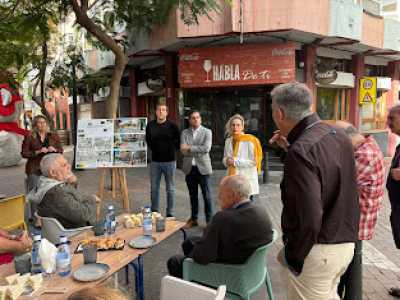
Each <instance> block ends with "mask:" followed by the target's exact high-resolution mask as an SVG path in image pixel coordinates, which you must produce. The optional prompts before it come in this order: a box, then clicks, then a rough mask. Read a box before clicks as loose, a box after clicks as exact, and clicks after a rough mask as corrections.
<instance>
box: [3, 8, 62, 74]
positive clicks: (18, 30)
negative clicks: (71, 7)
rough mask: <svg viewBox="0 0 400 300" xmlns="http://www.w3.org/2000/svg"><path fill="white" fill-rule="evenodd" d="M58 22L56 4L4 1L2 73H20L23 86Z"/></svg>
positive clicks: (38, 61) (39, 59) (38, 60)
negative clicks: (13, 71)
mask: <svg viewBox="0 0 400 300" xmlns="http://www.w3.org/2000/svg"><path fill="white" fill-rule="evenodd" d="M56 22H58V10H57V9H55V6H54V3H53V4H50V3H48V1H43V0H7V1H0V53H1V55H0V70H7V69H10V68H11V69H14V70H16V80H17V81H19V82H21V81H22V80H23V79H24V78H25V76H26V74H27V73H28V72H29V70H30V68H29V66H35V65H38V64H39V63H40V61H41V53H40V48H41V45H42V44H43V43H44V42H46V41H48V40H49V39H50V35H51V32H52V26H51V24H55V23H56Z"/></svg>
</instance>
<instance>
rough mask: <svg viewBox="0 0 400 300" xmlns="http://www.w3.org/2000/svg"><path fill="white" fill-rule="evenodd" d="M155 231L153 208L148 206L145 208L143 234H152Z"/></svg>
mask: <svg viewBox="0 0 400 300" xmlns="http://www.w3.org/2000/svg"><path fill="white" fill-rule="evenodd" d="M152 231H153V219H152V214H151V209H150V207H148V206H145V207H144V208H143V235H144V236H152Z"/></svg>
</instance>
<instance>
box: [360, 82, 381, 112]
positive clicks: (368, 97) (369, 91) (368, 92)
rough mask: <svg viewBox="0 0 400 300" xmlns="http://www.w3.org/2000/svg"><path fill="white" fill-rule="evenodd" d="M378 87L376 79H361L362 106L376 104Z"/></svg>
mask: <svg viewBox="0 0 400 300" xmlns="http://www.w3.org/2000/svg"><path fill="white" fill-rule="evenodd" d="M376 86H377V78H376V77H364V78H362V79H360V95H359V103H360V105H363V104H365V103H376Z"/></svg>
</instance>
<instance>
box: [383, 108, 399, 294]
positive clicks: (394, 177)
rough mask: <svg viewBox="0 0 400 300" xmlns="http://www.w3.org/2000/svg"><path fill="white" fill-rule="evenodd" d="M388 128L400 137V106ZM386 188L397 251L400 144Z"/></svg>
mask: <svg viewBox="0 0 400 300" xmlns="http://www.w3.org/2000/svg"><path fill="white" fill-rule="evenodd" d="M388 126H389V128H390V129H391V130H392V132H393V133H394V134H396V135H398V136H400V105H396V106H393V107H392V108H391V109H390V111H389V114H388ZM386 188H387V190H388V193H389V200H390V204H391V207H392V213H391V214H390V223H391V225H392V233H393V239H394V242H395V244H396V247H397V249H400V144H399V145H398V146H397V147H396V152H395V154H394V156H393V159H392V163H391V166H390V171H389V175H388V178H387V183H386ZM389 294H391V295H392V296H395V297H399V298H400V289H399V288H392V289H390V291H389Z"/></svg>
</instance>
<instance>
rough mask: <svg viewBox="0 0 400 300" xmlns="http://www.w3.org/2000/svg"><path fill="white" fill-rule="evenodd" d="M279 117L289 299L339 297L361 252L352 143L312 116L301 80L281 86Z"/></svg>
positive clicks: (276, 93)
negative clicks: (356, 246) (348, 270)
mask: <svg viewBox="0 0 400 300" xmlns="http://www.w3.org/2000/svg"><path fill="white" fill-rule="evenodd" d="M271 95H272V116H273V119H274V121H275V124H276V125H277V127H278V128H279V131H278V132H276V134H275V136H274V137H273V138H272V140H271V142H277V143H278V144H279V145H281V146H282V147H283V148H284V149H285V150H286V155H285V158H284V174H283V180H282V183H281V195H282V196H281V197H282V202H283V210H282V219H281V224H282V231H283V241H284V245H285V246H284V248H283V249H282V251H281V252H280V254H279V256H278V259H279V260H280V262H281V263H282V264H283V265H284V266H285V267H286V274H287V276H288V278H287V281H286V282H287V284H288V299H289V300H292V299H296V300H297V299H307V300H314V299H336V298H337V299H339V297H338V295H337V286H338V283H339V278H340V276H341V275H342V274H343V273H344V272H345V270H346V268H347V266H348V265H349V263H350V262H351V260H352V258H353V253H354V243H355V241H357V238H358V224H359V215H360V211H359V204H358V197H357V183H356V170H355V162H354V153H353V148H352V145H351V143H350V141H349V139H348V138H347V136H346V135H345V133H344V132H343V130H341V129H335V128H333V127H331V126H329V125H327V124H325V123H323V122H321V120H320V119H319V117H318V115H317V114H315V113H312V112H311V106H312V96H311V92H310V90H309V89H308V88H307V86H305V85H304V84H301V83H288V84H283V85H280V86H278V87H276V88H275V89H274V90H273V91H272V93H271Z"/></svg>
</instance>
